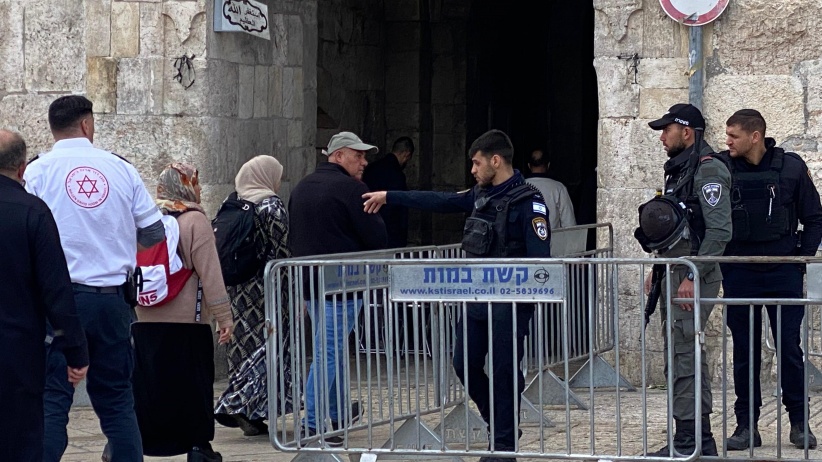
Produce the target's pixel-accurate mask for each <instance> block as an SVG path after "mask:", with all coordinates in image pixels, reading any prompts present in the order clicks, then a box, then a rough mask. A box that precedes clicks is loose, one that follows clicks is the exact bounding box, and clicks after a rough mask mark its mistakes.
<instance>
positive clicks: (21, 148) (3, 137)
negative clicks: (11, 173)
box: [0, 130, 26, 170]
mask: <svg viewBox="0 0 822 462" xmlns="http://www.w3.org/2000/svg"><path fill="white" fill-rule="evenodd" d="M24 163H26V142H25V141H24V140H23V137H22V136H20V134H19V133H15V132H12V131H8V130H0V170H17V169H18V168H20V166H21V165H23V164H24Z"/></svg>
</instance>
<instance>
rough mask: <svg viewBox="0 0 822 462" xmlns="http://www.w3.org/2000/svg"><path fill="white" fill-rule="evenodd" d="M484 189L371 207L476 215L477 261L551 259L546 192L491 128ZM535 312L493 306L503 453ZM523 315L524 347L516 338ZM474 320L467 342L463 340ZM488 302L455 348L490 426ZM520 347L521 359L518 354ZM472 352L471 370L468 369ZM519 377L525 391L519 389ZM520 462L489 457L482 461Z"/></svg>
mask: <svg viewBox="0 0 822 462" xmlns="http://www.w3.org/2000/svg"><path fill="white" fill-rule="evenodd" d="M468 155H469V157H470V158H471V162H472V163H473V167H472V168H471V174H473V175H474V178H475V179H476V180H477V185H476V186H475V187H474V188H472V189H470V190H467V191H462V192H458V193H446V192H433V191H405V192H403V191H390V192H385V191H379V192H372V193H367V194H365V195H363V198H365V199H366V201H365V210H366V211H368V212H370V213H375V212H377V211H378V210H379V208H380V207H381V206H382V205H384V204H386V203H389V204H392V205H394V204H396V205H404V206H406V207H415V208H419V209H423V210H429V211H435V212H446V213H447V212H470V213H471V216H470V217H469V218H468V219H467V220H466V223H465V228H464V233H463V240H462V248H463V250H465V252H466V254H467V255H468V257H470V258H481V257H486V258H504V257H509V258H524V257H528V258H549V257H550V256H551V228H550V226H549V225H548V209H547V207H546V205H545V201H544V200H543V198H542V196H541V195H540V193H539V191H538V190H537V189H536V188H534V187H532V186H530V185H528V184H527V183H526V182H525V180H524V179H523V177H522V175H521V174H520V172H519V171H517V170H515V169H514V168H513V166H512V165H511V160H512V159H513V156H514V148H513V145H512V144H511V140H510V139H509V138H508V136H507V135H506V134H505V133H504V132H502V131H499V130H491V131H488V132H486V133H485V134H483V135H481V136H480V137H479V138H477V139H476V140H475V141H474V143H473V144H472V145H471V148H470V149H469V151H468ZM533 314H534V307H533V305H531V304H517V306H516V309H513V308H512V305H511V304H510V303H493V306H492V314H491V319H490V322H491V324H492V326H493V331H492V338H491V343H492V345H493V352H492V358H493V368H494V370H493V374H492V375H493V380H494V384H493V385H494V397H495V399H494V401H493V404H494V432H493V435H491V440H492V441H493V447H492V448H493V449H494V450H495V451H514V450H515V449H516V441H517V439H518V438H519V437H518V436H517V435H516V434H515V430H514V427H515V424H514V417H515V410H514V406H513V402H512V399H511V398H512V397H513V396H514V395H515V394H516V396H517V397H518V398H519V397H520V395H521V393H522V391H523V390H524V389H525V378H524V377H523V375H522V370H521V368H520V367H519V363H520V362H521V361H522V357H523V353H524V349H523V341H524V337H525V335H527V334H528V326H529V323H530V321H531V318H532V316H533ZM515 317H516V323H517V324H516V332H517V339H516V345H514V340H513V339H512V335H511V333H512V332H513V330H514V319H515ZM463 322H464V323H466V329H467V332H468V336H467V338H463V324H462V323H463ZM488 323H489V319H488V305H487V304H486V303H471V304H468V312H467V316H466V317H464V318H462V319H460V323H459V325H458V326H457V328H456V344H455V345H454V370H455V371H456V373H457V376H458V377H459V378H460V380H461V381H462V382H463V384H465V382H466V378H467V380H468V384H469V385H468V394H469V396H471V399H472V400H473V401H474V402H475V403H476V404H477V407H478V408H479V411H480V414H481V415H482V417H483V419H485V422H490V421H491V399H490V396H489V395H490V385H489V379H488V376H487V375H486V374H485V371H484V370H483V368H484V366H485V358H486V355H487V354H488V351H489V345H488V343H489V342H488ZM514 347H516V351H517V361H516V363H514V361H512V355H511V351H512V350H513V349H514ZM463 354H467V355H468V357H467V363H468V368H467V369H465V360H464V359H465V358H464V357H463ZM514 374H517V382H518V389H517V390H516V391H515V390H514V386H513V375H514ZM498 460H505V461H506V462H510V461H512V460H515V459H510V458H505V459H501V458H497V457H483V458H481V459H480V461H481V462H492V461H498Z"/></svg>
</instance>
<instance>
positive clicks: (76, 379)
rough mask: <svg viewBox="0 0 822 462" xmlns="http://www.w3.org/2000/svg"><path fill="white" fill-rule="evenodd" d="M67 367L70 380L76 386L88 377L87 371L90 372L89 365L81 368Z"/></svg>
mask: <svg viewBox="0 0 822 462" xmlns="http://www.w3.org/2000/svg"><path fill="white" fill-rule="evenodd" d="M66 369H68V381H69V382H71V384H72V385H74V386H75V387H76V386H77V385H78V384H79V383H80V382H82V381H83V379H84V378H86V373H87V372H88V366H86V367H79V368H77V367H67V368H66Z"/></svg>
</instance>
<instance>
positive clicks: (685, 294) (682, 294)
mask: <svg viewBox="0 0 822 462" xmlns="http://www.w3.org/2000/svg"><path fill="white" fill-rule="evenodd" d="M676 296H677V297H678V298H694V281H691V280H690V279H688V278H685V279H683V280H682V283H681V284H679V290H677V291H676ZM681 306H682V309H683V310H685V311H693V310H694V306H693V305H691V304H690V303H683V304H682V305H681Z"/></svg>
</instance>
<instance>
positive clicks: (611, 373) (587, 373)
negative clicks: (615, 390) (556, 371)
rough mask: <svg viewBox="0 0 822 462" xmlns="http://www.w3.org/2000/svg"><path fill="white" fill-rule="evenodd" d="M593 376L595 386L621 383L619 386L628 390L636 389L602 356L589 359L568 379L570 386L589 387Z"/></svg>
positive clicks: (610, 385)
mask: <svg viewBox="0 0 822 462" xmlns="http://www.w3.org/2000/svg"><path fill="white" fill-rule="evenodd" d="M592 376H593V386H594V388H607V387H614V386H615V384H617V383H619V388H624V389H625V390H626V391H636V388H634V386H633V385H631V383H630V382H628V381H627V380H625V377H623V376H622V375H620V374H618V373H617V371H616V370H614V368H613V366H611V365H610V364H608V363H607V362H605V360H604V359H602V357H601V356H594V359H593V362H591V361H590V360H589V361H587V362H586V363H585V364H584V365H583V366H582V367H581V368H580V369H579V370H578V371H577V373H576V374H574V376H573V377H571V380H569V381H568V386H570V387H571V388H588V387H590V386H591V383H592V380H591V377H592Z"/></svg>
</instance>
